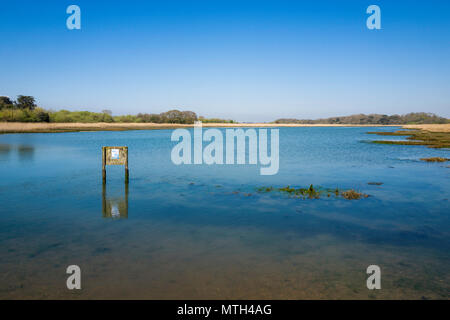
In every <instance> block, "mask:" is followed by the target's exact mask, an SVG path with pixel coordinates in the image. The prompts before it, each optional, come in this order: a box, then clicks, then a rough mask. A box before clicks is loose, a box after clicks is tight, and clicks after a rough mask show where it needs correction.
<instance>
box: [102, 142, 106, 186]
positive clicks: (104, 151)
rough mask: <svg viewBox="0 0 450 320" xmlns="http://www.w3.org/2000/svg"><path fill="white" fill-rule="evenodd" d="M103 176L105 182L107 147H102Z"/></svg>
mask: <svg viewBox="0 0 450 320" xmlns="http://www.w3.org/2000/svg"><path fill="white" fill-rule="evenodd" d="M102 176H103V184H105V183H106V147H102Z"/></svg>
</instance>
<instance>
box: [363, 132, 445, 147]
mask: <svg viewBox="0 0 450 320" xmlns="http://www.w3.org/2000/svg"><path fill="white" fill-rule="evenodd" d="M367 133H368V134H376V135H380V136H406V137H407V138H406V140H404V141H390V140H374V141H371V142H372V143H376V144H393V145H413V146H427V147H429V148H450V132H448V131H445V132H435V131H425V130H409V131H405V130H399V131H395V132H367Z"/></svg>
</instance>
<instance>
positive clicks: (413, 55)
mask: <svg viewBox="0 0 450 320" xmlns="http://www.w3.org/2000/svg"><path fill="white" fill-rule="evenodd" d="M70 4H77V5H79V6H80V8H81V20H82V22H81V23H82V28H81V30H72V31H70V30H68V29H67V28H66V18H67V17H68V14H66V8H67V6H69V5H70ZM370 4H377V5H379V6H380V8H381V25H382V30H369V29H367V28H366V19H367V17H368V15H367V14H366V8H367V7H368V6H369V5H370ZM449 17H450V1H445V0H442V1H413V0H411V1H401V0H396V1H378V0H377V1H375V0H374V1H372V0H370V1H345V0H343V1H322V0H318V1H308V2H303V1H261V0H258V1H245V0H241V1H234V0H226V1H218V0H209V1H189V0H184V1H166V0H165V1H162V0H161V1H130V0H128V1H93V0H90V1H78V0H73V1H62V0H58V1H21V0H15V1H1V2H0V39H1V40H0V41H1V42H0V95H8V96H10V97H15V96H16V95H18V94H24V95H33V96H35V97H36V98H37V101H38V102H39V104H40V105H41V106H43V107H45V108H52V109H62V108H66V109H69V110H91V111H101V110H103V109H110V110H112V111H113V113H114V114H116V115H117V114H126V113H131V114H134V113H138V112H148V113H159V112H162V111H167V110H169V109H172V108H179V109H184V110H192V111H195V112H197V114H199V115H204V116H207V117H225V118H233V119H235V120H239V121H270V120H274V119H276V118H281V117H295V118H318V117H328V116H335V115H348V114H354V113H385V114H393V113H399V114H403V113H406V112H411V111H426V112H434V113H437V114H439V115H442V116H446V117H450V18H449Z"/></svg>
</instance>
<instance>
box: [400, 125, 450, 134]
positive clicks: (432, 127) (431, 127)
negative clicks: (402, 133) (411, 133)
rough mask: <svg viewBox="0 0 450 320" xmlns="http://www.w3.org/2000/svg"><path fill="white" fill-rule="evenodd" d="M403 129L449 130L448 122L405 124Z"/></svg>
mask: <svg viewBox="0 0 450 320" xmlns="http://www.w3.org/2000/svg"><path fill="white" fill-rule="evenodd" d="M403 128H405V129H420V130H425V131H430V132H450V123H445V124H407V125H404V126H403Z"/></svg>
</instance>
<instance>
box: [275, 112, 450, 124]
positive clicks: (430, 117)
mask: <svg viewBox="0 0 450 320" xmlns="http://www.w3.org/2000/svg"><path fill="white" fill-rule="evenodd" d="M275 123H280V124H282V123H294V124H295V123H298V124H380V125H388V124H439V123H450V119H446V118H443V117H439V116H437V115H435V114H433V113H425V112H412V113H408V114H405V115H397V114H395V115H392V116H388V115H385V114H369V115H365V114H355V115H351V116H344V117H332V118H325V119H316V120H299V119H278V120H275Z"/></svg>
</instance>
